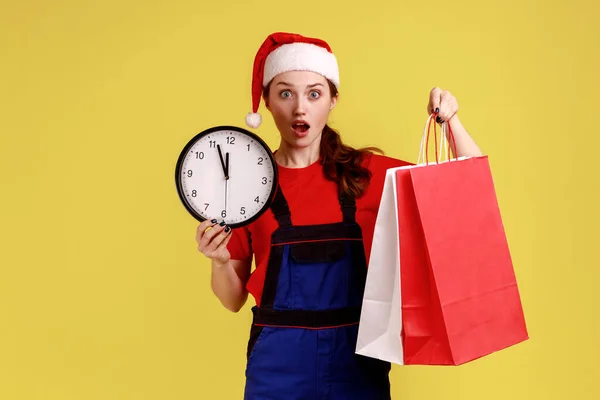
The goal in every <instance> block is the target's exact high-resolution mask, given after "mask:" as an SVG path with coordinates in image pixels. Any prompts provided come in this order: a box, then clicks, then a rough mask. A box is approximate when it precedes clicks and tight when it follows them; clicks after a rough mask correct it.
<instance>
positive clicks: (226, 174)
mask: <svg viewBox="0 0 600 400" xmlns="http://www.w3.org/2000/svg"><path fill="white" fill-rule="evenodd" d="M225 179H229V153H227V154H225Z"/></svg>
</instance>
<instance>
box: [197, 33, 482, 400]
mask: <svg viewBox="0 0 600 400" xmlns="http://www.w3.org/2000/svg"><path fill="white" fill-rule="evenodd" d="M338 88H339V73H338V66H337V61H336V58H335V56H334V55H333V53H332V52H331V48H330V47H329V46H328V45H327V43H326V42H324V41H322V40H320V39H314V38H307V37H303V36H301V35H297V34H290V33H274V34H272V35H269V37H267V39H266V40H265V42H264V43H263V45H262V46H261V47H260V49H259V50H258V52H257V55H256V59H255V62H254V75H253V87H252V93H253V113H250V114H249V115H248V116H247V118H246V122H247V123H248V125H250V126H251V127H257V126H258V125H259V124H260V121H261V119H260V115H259V114H257V109H258V106H259V103H260V99H261V95H262V97H263V98H264V101H265V105H266V108H267V109H268V110H269V111H270V112H271V115H272V116H273V119H274V121H275V124H276V126H277V129H278V130H279V132H280V135H281V142H280V145H279V148H278V149H277V150H276V151H275V153H274V157H275V160H276V162H277V165H278V172H279V188H278V191H277V195H276V197H275V200H274V201H273V204H272V206H271V208H270V210H269V211H268V212H266V213H265V214H263V215H262V216H261V217H260V218H259V219H258V220H256V221H255V222H253V223H252V224H250V225H249V226H247V227H244V228H240V229H236V230H235V231H233V232H232V231H231V229H229V227H227V226H223V225H216V224H215V222H216V221H212V222H210V221H205V222H203V223H201V224H200V225H199V227H198V230H197V238H196V239H197V242H198V249H199V251H201V252H202V253H203V254H204V255H205V256H206V257H208V258H210V259H211V260H212V289H213V291H214V293H215V295H216V296H218V298H219V299H220V301H221V302H222V304H223V305H224V306H225V307H226V308H228V309H229V310H231V311H234V312H237V311H238V310H240V309H241V307H242V306H243V305H244V304H245V302H246V300H247V297H248V294H252V296H253V297H254V298H255V301H256V306H255V307H253V309H252V311H253V314H254V320H253V324H252V328H251V332H250V340H249V343H248V354H247V356H248V364H247V368H246V377H247V381H246V388H245V398H246V399H344V400H349V399H370V400H379V399H389V398H390V383H389V377H388V375H389V370H390V364H389V363H387V362H382V361H379V360H375V359H371V358H367V357H363V356H359V355H356V354H355V353H354V350H355V346H356V337H357V332H358V322H359V318H360V308H361V302H362V294H363V290H364V284H365V278H366V270H367V260H368V258H369V252H370V248H371V240H372V235H373V230H374V224H375V220H376V216H377V211H378V207H379V200H380V198H381V192H382V189H383V181H384V177H385V172H386V170H387V169H389V168H393V167H398V166H402V165H407V164H408V163H407V162H405V161H402V160H397V159H394V158H390V157H386V156H383V155H378V154H375V153H374V150H376V149H372V148H367V149H359V150H356V149H353V148H351V147H349V146H346V145H344V144H343V143H342V141H341V139H340V136H339V134H338V133H336V132H335V131H334V130H333V129H331V128H330V127H329V126H328V125H327V119H328V116H329V113H330V112H331V110H333V108H334V107H335V105H336V103H337V100H338V97H339V96H338ZM457 109H458V105H457V103H456V99H455V98H454V97H453V96H452V95H450V93H449V92H446V91H442V90H440V89H438V88H435V89H433V90H432V91H431V93H430V96H429V104H428V112H429V113H430V114H431V113H433V112H435V113H436V114H437V121H438V122H439V123H443V122H444V121H448V123H450V125H451V127H452V130H453V133H454V138H455V145H456V147H455V148H456V149H457V153H458V155H459V156H476V155H480V154H481V152H480V150H479V149H478V147H477V145H476V144H475V143H474V142H473V140H472V139H471V138H470V136H469V135H468V133H467V132H466V130H465V129H464V128H463V127H462V125H461V124H460V122H459V120H458V116H457V115H456V111H457ZM209 228H210V229H209ZM253 256H254V258H255V264H256V269H255V271H254V272H252V273H251V262H252V257H253Z"/></svg>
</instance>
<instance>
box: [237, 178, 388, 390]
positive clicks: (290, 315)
mask: <svg viewBox="0 0 600 400" xmlns="http://www.w3.org/2000/svg"><path fill="white" fill-rule="evenodd" d="M340 205H341V207H342V213H343V217H344V218H343V222H339V223H332V224H323V225H302V226H293V225H292V222H291V216H290V210H289V207H288V204H287V201H286V200H285V197H284V196H283V193H282V191H281V188H278V190H277V194H276V196H275V198H274V200H273V203H272V205H271V210H272V211H273V213H274V215H275V218H276V219H277V222H278V224H279V227H278V228H277V229H276V230H275V232H274V233H273V235H272V238H271V250H270V257H269V263H268V267H267V271H266V277H265V281H264V288H263V293H262V297H261V301H260V307H253V308H252V311H253V322H252V328H251V331H250V339H249V342H248V354H247V356H248V362H247V366H246V387H245V394H244V399H245V400H267V399H270V400H278V399H282V400H283V399H285V400H301V399H302V400H334V399H335V400H354V399H357V400H358V399H360V400H383V399H390V382H389V376H388V374H389V371H390V364H389V363H387V362H383V361H380V360H376V359H373V358H368V357H364V356H360V355H357V354H355V347H356V337H357V333H358V322H359V320H360V310H361V304H362V297H363V290H364V285H365V279H366V271H367V263H366V258H365V252H364V248H363V243H362V231H361V229H360V226H359V225H358V223H357V222H356V219H355V214H356V204H355V201H354V199H353V198H350V197H347V196H345V195H343V196H340Z"/></svg>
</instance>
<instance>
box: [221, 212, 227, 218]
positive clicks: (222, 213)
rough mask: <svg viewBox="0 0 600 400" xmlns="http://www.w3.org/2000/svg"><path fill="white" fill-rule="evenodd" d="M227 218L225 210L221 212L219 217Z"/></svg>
mask: <svg viewBox="0 0 600 400" xmlns="http://www.w3.org/2000/svg"><path fill="white" fill-rule="evenodd" d="M226 216H227V212H226V211H225V210H223V211H221V217H223V218H225V217H226Z"/></svg>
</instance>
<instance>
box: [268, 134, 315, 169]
mask: <svg viewBox="0 0 600 400" xmlns="http://www.w3.org/2000/svg"><path fill="white" fill-rule="evenodd" d="M319 156H320V140H315V141H314V142H313V143H312V144H311V145H309V146H307V147H302V148H296V147H292V146H290V145H289V144H288V143H287V142H285V141H284V140H282V141H281V143H280V144H279V148H278V149H277V152H276V153H275V161H276V162H277V164H279V165H281V166H282V167H286V168H305V167H308V166H309V165H312V164H313V163H315V162H317V161H318V160H319Z"/></svg>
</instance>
